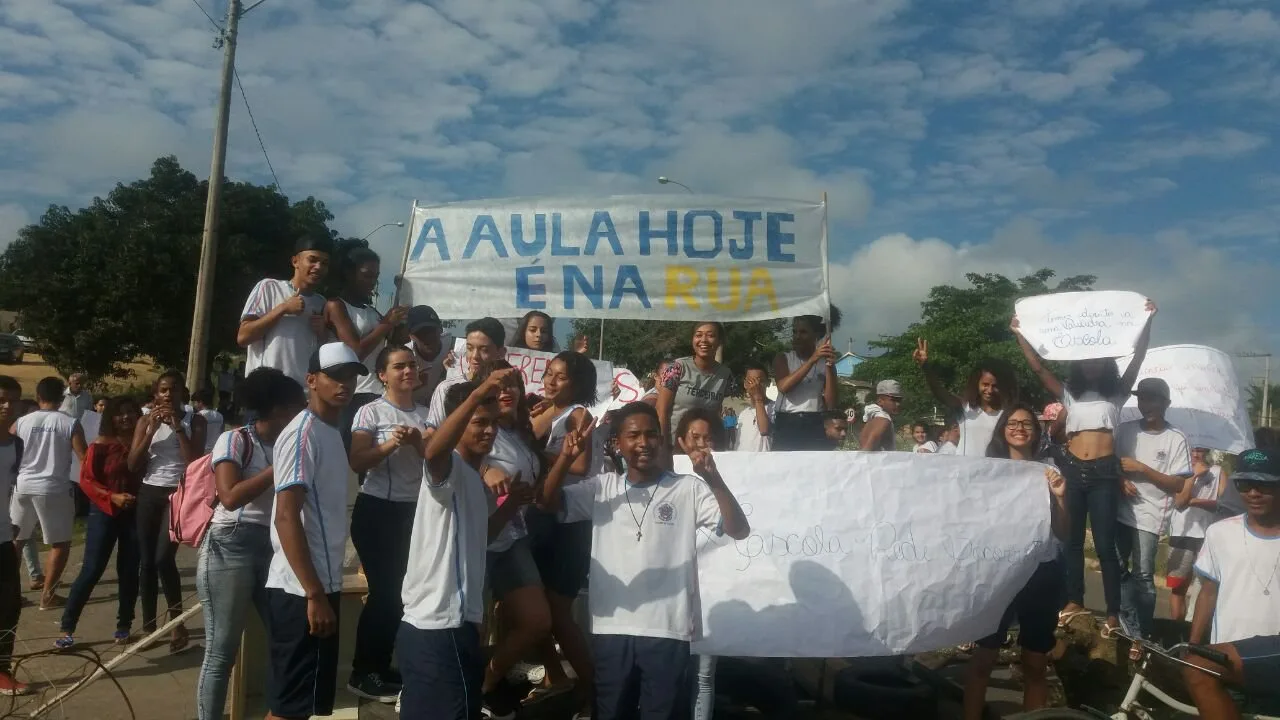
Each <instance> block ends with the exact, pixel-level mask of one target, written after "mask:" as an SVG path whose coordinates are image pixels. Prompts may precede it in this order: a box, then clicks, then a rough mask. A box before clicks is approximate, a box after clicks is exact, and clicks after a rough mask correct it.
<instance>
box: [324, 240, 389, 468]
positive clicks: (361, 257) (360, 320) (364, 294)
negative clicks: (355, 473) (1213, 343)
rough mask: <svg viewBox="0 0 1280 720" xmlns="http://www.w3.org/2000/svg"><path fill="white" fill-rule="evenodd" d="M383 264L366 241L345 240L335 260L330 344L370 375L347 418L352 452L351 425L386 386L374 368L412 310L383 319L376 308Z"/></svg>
mask: <svg viewBox="0 0 1280 720" xmlns="http://www.w3.org/2000/svg"><path fill="white" fill-rule="evenodd" d="M381 268H382V261H381V260H380V259H379V258H378V254H377V253H375V252H374V251H372V250H370V249H369V243H368V241H367V240H356V239H348V240H340V241H338V243H337V246H336V247H335V249H334V255H333V273H332V274H333V276H334V277H333V280H334V282H333V287H336V288H337V292H336V293H333V294H334V295H336V297H331V298H329V301H328V302H326V303H325V306H324V314H325V322H326V323H327V324H328V326H329V329H330V330H331V331H332V335H331V336H330V337H329V339H330V340H337V341H339V342H342V343H345V344H346V346H347V347H349V348H351V350H352V351H354V352H355V354H356V357H358V358H360V362H362V363H364V366H365V367H366V368H368V369H369V374H368V375H365V376H364V377H362V378H360V380H359V381H358V382H357V383H356V394H355V395H353V396H352V398H351V402H350V403H348V404H347V407H346V410H345V411H344V413H343V415H342V439H343V440H344V441H345V442H346V445H347V451H348V452H350V451H351V420H352V419H353V418H355V416H356V411H358V410H359V409H360V408H362V407H364V406H365V405H367V404H369V403H371V402H373V401H374V400H377V399H378V397H379V396H381V395H382V390H383V387H382V381H381V380H379V379H378V370H377V368H376V367H375V365H376V362H377V360H378V354H379V353H380V352H382V348H384V347H386V346H387V340H388V339H389V338H390V337H391V336H392V334H393V333H394V332H395V329H396V328H397V327H399V325H400V324H401V323H403V322H404V319H405V315H406V314H407V313H408V311H409V309H408V308H406V307H393V308H391V309H390V310H388V311H387V314H386V315H385V316H384V315H382V314H381V313H379V312H378V309H377V308H375V307H374V306H373V294H374V292H376V291H377V289H378V274H379V272H380V270H381Z"/></svg>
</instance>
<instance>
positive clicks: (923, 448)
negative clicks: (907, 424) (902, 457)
mask: <svg viewBox="0 0 1280 720" xmlns="http://www.w3.org/2000/svg"><path fill="white" fill-rule="evenodd" d="M911 440H912V441H913V442H914V443H915V447H913V448H911V452H914V453H920V454H924V455H932V454H933V453H936V452H938V443H936V442H934V441H933V440H930V439H929V425H928V423H925V422H922V421H917V422H915V423H914V424H912V426H911Z"/></svg>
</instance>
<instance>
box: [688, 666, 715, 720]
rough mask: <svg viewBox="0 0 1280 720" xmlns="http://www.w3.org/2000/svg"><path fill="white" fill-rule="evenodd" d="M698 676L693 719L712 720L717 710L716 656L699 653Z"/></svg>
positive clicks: (694, 686) (694, 687)
mask: <svg viewBox="0 0 1280 720" xmlns="http://www.w3.org/2000/svg"><path fill="white" fill-rule="evenodd" d="M697 658H698V671H697V672H698V676H697V680H696V681H695V682H694V685H693V720H711V717H712V716H713V715H714V714H715V712H716V657H715V656H714V655H698V656H697Z"/></svg>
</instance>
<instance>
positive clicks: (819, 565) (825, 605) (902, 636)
mask: <svg viewBox="0 0 1280 720" xmlns="http://www.w3.org/2000/svg"><path fill="white" fill-rule="evenodd" d="M716 464H717V466H718V467H719V468H720V472H721V474H722V475H723V476H724V478H725V481H726V482H727V483H728V485H729V487H730V489H731V490H732V491H733V493H734V495H735V496H736V497H737V498H738V501H739V502H740V503H741V504H742V507H743V510H744V511H745V512H746V513H747V516H748V520H750V522H751V534H750V535H749V536H748V537H747V538H746V539H745V540H738V541H735V540H733V539H731V538H728V537H715V536H713V535H711V534H705V535H704V536H703V537H702V538H701V540H700V544H699V555H698V583H699V587H700V596H701V603H702V629H703V636H704V637H703V639H702V640H700V641H698V642H695V643H694V648H693V649H694V651H695V652H698V653H703V654H708V655H733V656H749V657H868V656H882V655H900V654H905V653H916V652H924V651H928V650H936V649H939V648H944V647H950V646H954V645H957V644H960V643H963V642H968V641H972V640H975V639H977V638H980V637H984V636H986V635H989V634H991V633H992V632H995V630H996V628H997V627H998V625H999V623H1000V618H1001V616H1002V615H1003V614H1004V611H1005V608H1006V607H1008V605H1009V603H1010V602H1011V601H1012V600H1013V598H1014V596H1015V595H1017V593H1018V591H1019V590H1020V589H1021V588H1022V587H1023V585H1025V584H1026V582H1027V580H1028V579H1029V578H1030V577H1031V574H1032V573H1033V572H1034V571H1035V569H1036V566H1037V565H1038V563H1039V562H1040V561H1041V560H1043V559H1045V558H1046V557H1050V556H1051V552H1052V550H1051V549H1050V548H1051V547H1052V543H1050V542H1049V540H1050V517H1049V491H1048V487H1047V485H1046V483H1045V477H1044V471H1045V466H1044V465H1040V464H1038V463H1030V462H1014V461H1010V460H990V459H986V458H969V457H963V456H956V455H917V454H914V453H895V452H888V453H861V452H840V453H832V452H828V453H820V452H807V453H798V452H792V453H721V454H718V455H717V456H716ZM676 469H677V471H679V472H689V471H690V470H689V462H688V458H685V457H679V458H677V459H676Z"/></svg>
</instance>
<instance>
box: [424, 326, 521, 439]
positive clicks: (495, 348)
mask: <svg viewBox="0 0 1280 720" xmlns="http://www.w3.org/2000/svg"><path fill="white" fill-rule="evenodd" d="M464 332H465V333H466V342H467V347H466V355H465V356H464V357H463V358H462V359H461V362H462V367H461V368H458V369H457V371H456V372H452V373H450V374H449V376H447V377H445V378H444V379H443V380H441V381H440V384H439V385H436V389H435V390H434V391H432V394H431V407H430V409H429V410H428V412H427V425H429V426H431V427H436V426H438V425H439V424H440V423H441V422H443V421H444V416H445V415H446V413H445V409H444V398H445V394H446V393H448V392H449V388H450V387H453V386H454V385H457V384H458V383H461V382H465V381H466V380H468V379H470V378H471V376H472V375H473V374H474V373H475V369H476V366H477V365H479V364H480V363H482V362H484V361H485V360H496V359H499V358H505V357H506V356H507V348H506V347H505V346H504V345H503V343H504V342H506V339H507V331H506V329H505V328H504V327H502V323H501V322H500V321H498V320H496V319H494V318H491V317H486V318H480V319H479V320H476V321H474V322H471V323H468V324H467V327H466V330H465V331H464Z"/></svg>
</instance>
